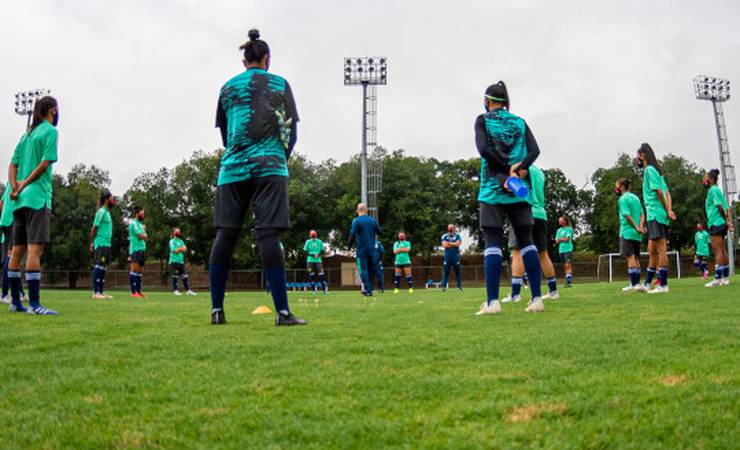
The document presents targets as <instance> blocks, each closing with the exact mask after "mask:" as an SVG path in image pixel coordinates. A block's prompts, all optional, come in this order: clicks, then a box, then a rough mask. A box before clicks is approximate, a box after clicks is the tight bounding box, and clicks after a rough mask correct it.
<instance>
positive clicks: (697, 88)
mask: <svg viewBox="0 0 740 450" xmlns="http://www.w3.org/2000/svg"><path fill="white" fill-rule="evenodd" d="M694 93H695V94H696V98H697V99H699V100H709V101H710V102H712V109H713V110H714V121H715V124H716V126H717V140H718V141H719V167H720V175H721V176H722V187H723V189H724V194H725V198H726V199H727V205H728V206H729V207H730V210H731V211H732V216H731V217H732V221H733V223H735V225H737V224H736V222H737V221H736V216H735V211H734V210H733V209H732V205H733V202H734V200H735V197H736V196H737V182H736V181H735V167H734V166H733V165H732V161H730V146H729V144H728V142H727V128H726V127H725V115H724V112H722V103H724V102H726V101H727V100H729V99H730V80H725V79H722V78H716V77H707V76H703V75H700V76H698V77H696V78H694ZM735 229H737V227H735ZM735 246H736V241H735V233H734V232H733V233H729V236H727V250H728V252H729V254H730V270H731V271H732V273H733V274H734V273H735Z"/></svg>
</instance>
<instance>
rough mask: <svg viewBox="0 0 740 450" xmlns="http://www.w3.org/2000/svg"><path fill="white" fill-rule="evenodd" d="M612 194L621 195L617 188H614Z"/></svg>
mask: <svg viewBox="0 0 740 450" xmlns="http://www.w3.org/2000/svg"><path fill="white" fill-rule="evenodd" d="M614 195H616V196H617V197H619V196H621V195H622V193H621V192H619V188H614Z"/></svg>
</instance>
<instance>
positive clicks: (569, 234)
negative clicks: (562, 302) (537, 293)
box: [555, 216, 573, 287]
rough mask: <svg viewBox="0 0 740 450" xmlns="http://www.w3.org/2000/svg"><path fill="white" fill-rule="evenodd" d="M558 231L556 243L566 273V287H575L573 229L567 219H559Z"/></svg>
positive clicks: (563, 217)
mask: <svg viewBox="0 0 740 450" xmlns="http://www.w3.org/2000/svg"><path fill="white" fill-rule="evenodd" d="M558 225H560V228H558V231H557V232H555V243H556V244H558V253H559V254H560V263H561V264H562V265H563V271H565V287H571V286H572V285H573V227H572V226H571V225H570V221H569V220H568V218H567V217H565V216H562V217H560V218H559V219H558Z"/></svg>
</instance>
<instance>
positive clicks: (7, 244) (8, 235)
mask: <svg viewBox="0 0 740 450" xmlns="http://www.w3.org/2000/svg"><path fill="white" fill-rule="evenodd" d="M0 233H2V235H3V236H5V240H4V241H3V246H2V250H0V251H2V252H3V256H2V257H3V258H5V257H6V256H8V255H10V249H11V247H13V246H12V245H11V243H12V242H13V241H12V239H13V228H12V227H0Z"/></svg>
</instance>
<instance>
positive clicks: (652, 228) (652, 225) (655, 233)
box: [647, 220, 668, 241]
mask: <svg viewBox="0 0 740 450" xmlns="http://www.w3.org/2000/svg"><path fill="white" fill-rule="evenodd" d="M647 231H648V232H647V234H648V240H650V241H655V240H658V239H668V225H664V224H662V223H660V222H658V221H657V220H649V221H648V223H647Z"/></svg>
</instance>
